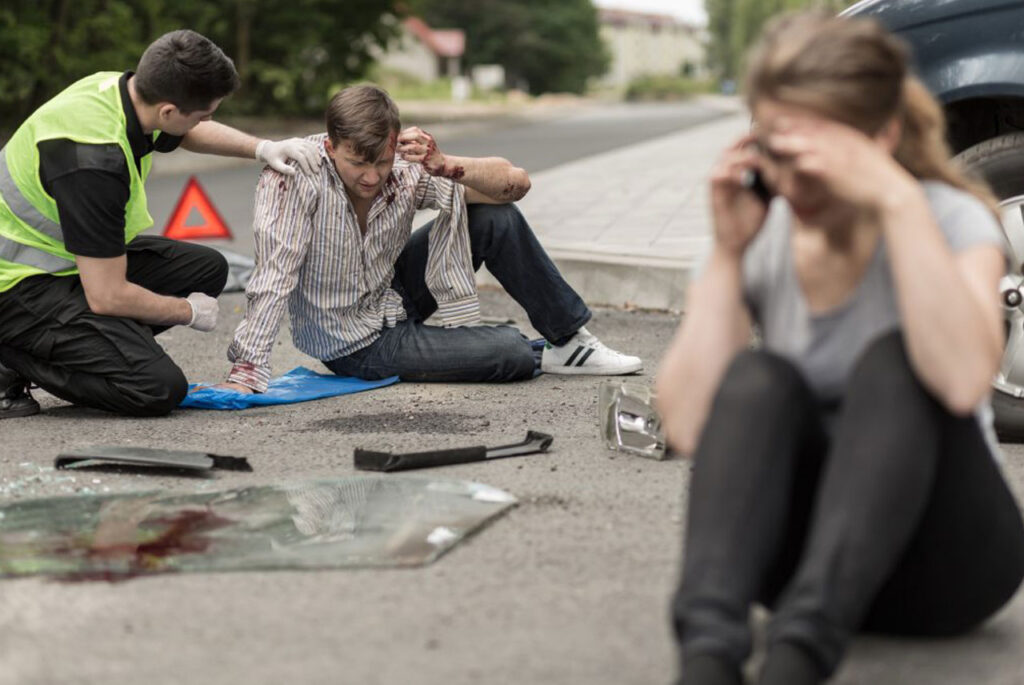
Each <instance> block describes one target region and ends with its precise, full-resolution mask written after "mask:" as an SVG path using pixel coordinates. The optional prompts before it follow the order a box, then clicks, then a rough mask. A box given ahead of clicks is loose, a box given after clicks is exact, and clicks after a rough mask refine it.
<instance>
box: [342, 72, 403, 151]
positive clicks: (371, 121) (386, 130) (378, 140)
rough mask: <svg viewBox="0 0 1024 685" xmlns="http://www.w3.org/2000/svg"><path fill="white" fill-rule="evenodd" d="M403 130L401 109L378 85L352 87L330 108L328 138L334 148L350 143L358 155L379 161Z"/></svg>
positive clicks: (344, 91)
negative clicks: (399, 110) (401, 129)
mask: <svg viewBox="0 0 1024 685" xmlns="http://www.w3.org/2000/svg"><path fill="white" fill-rule="evenodd" d="M401 127H402V122H401V119H400V118H399V116H398V107H397V106H395V102H394V101H393V100H392V99H391V96H390V95H388V94H387V92H385V91H384V90H382V89H380V88H378V87H377V86H370V85H362V86H350V87H348V88H346V89H344V90H342V91H339V92H338V93H336V94H335V95H334V97H332V98H331V102H330V103H329V104H328V105H327V136H328V137H329V138H330V139H331V144H332V145H338V144H340V143H341V141H342V140H347V141H348V142H349V144H350V145H352V149H353V151H355V153H356V154H359V155H362V156H363V158H364V159H366V160H367V161H369V162H376V161H377V160H378V159H380V158H381V156H382V155H383V154H384V153H385V151H386V150H387V148H388V144H389V143H392V142H393V140H392V139H393V138H394V136H395V134H397V133H398V131H399V129H400V128H401Z"/></svg>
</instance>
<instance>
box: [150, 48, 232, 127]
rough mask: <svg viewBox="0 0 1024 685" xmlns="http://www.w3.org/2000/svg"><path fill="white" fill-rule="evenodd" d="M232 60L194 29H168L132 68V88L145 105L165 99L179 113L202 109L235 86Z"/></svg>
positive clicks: (225, 94) (228, 93)
mask: <svg viewBox="0 0 1024 685" xmlns="http://www.w3.org/2000/svg"><path fill="white" fill-rule="evenodd" d="M239 83H240V81H239V79H238V72H237V71H235V63H234V62H232V61H231V58H230V57H228V56H227V55H225V54H224V51H223V50H221V49H220V48H219V47H217V46H216V45H215V44H214V43H213V41H211V40H210V39H209V38H206V37H205V36H201V35H199V34H198V33H196V32H195V31H190V30H188V29H182V30H180V31H171V32H170V33H165V34H164V35H162V36H160V37H159V38H157V39H156V40H155V41H153V43H152V44H150V46H149V47H148V48H146V51H145V52H144V53H142V59H140V60H139V66H138V67H136V69H135V90H136V91H137V92H138V94H139V96H140V97H141V98H142V99H143V100H144V101H145V102H146V103H148V104H150V105H155V104H156V103H158V102H169V103H171V104H172V105H174V106H175V107H177V108H178V109H179V110H181V112H182V113H183V114H188V113H190V112H194V111H196V110H201V109H206V108H207V107H209V106H210V104H212V103H213V101H214V100H217V99H219V98H223V97H226V96H228V95H230V94H231V93H233V92H234V91H235V90H236V89H237V88H238V85H239Z"/></svg>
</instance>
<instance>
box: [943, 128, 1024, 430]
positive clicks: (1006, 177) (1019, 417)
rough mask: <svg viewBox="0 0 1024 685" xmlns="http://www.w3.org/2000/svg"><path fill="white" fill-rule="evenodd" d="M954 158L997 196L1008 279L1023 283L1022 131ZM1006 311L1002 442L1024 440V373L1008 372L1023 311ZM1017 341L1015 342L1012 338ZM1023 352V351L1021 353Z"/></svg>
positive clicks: (1000, 389)
mask: <svg viewBox="0 0 1024 685" xmlns="http://www.w3.org/2000/svg"><path fill="white" fill-rule="evenodd" d="M957 160H958V161H959V162H960V163H961V164H962V165H963V166H964V167H966V168H967V169H968V171H970V172H971V173H973V174H976V175H977V176H979V177H981V178H983V179H985V181H987V182H988V184H989V186H990V187H991V188H992V191H993V192H994V193H995V195H996V197H997V198H998V199H999V201H1000V203H1001V206H1002V209H1003V211H1004V214H1003V231H1004V232H1005V233H1006V237H1007V239H1008V240H1009V243H1010V248H1011V253H1012V256H1011V269H1010V272H1009V273H1008V275H1007V278H1012V279H1016V281H1022V282H1024V278H1022V276H1024V273H1022V267H1024V214H1020V213H1018V212H1016V211H1015V207H1017V206H1018V205H1021V206H1024V133H1008V134H1005V135H1001V136H998V137H996V138H992V139H989V140H986V141H983V142H981V143H978V144H977V145H974V146H972V147H969V148H967V149H966V150H964V151H963V152H961V153H960V154H959V155H958V156H957ZM1007 210H1011V211H1007ZM1004 310H1005V311H1006V312H1007V320H1006V323H1007V326H1006V330H1007V340H1008V342H1007V351H1006V353H1005V355H1004V360H1003V363H1002V364H1001V368H1000V374H999V376H998V377H997V379H996V382H995V383H994V388H993V390H994V392H993V396H992V409H993V411H994V412H995V424H996V433H997V435H998V436H999V438H1000V440H1003V441H1005V442H1024V374H1022V373H1021V368H1020V366H1017V367H1016V370H1017V373H1012V372H1011V371H1010V370H1009V369H1011V368H1013V365H1012V364H1011V363H1010V360H1013V359H1015V357H1014V355H1015V353H1017V352H1018V350H1016V349H1014V348H1015V347H1020V346H1024V335H1022V334H1021V332H1020V331H1017V334H1016V335H1014V327H1020V326H1022V321H1024V316H1022V314H1024V309H1021V310H1019V311H1018V310H1010V309H1008V308H1006V307H1005V306H1004ZM1017 341H1019V342H1017ZM1020 352H1021V354H1024V350H1022V351H1020Z"/></svg>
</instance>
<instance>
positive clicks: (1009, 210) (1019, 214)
mask: <svg viewBox="0 0 1024 685" xmlns="http://www.w3.org/2000/svg"><path fill="white" fill-rule="evenodd" d="M999 211H1000V215H1001V219H1002V224H1003V231H1004V232H1005V234H1006V238H1007V241H1008V242H1009V247H1010V264H1011V267H1012V270H1011V273H1008V274H1007V275H1006V276H1004V277H1003V279H1002V281H1000V283H999V290H1000V299H1001V300H1002V304H1003V311H1004V313H1005V316H1006V350H1005V351H1004V352H1003V359H1002V362H1001V363H1000V365H999V373H997V374H996V379H995V382H994V383H993V385H994V386H995V388H996V389H997V390H1000V391H1002V392H1005V393H1007V394H1008V395H1012V396H1014V397H1018V398H1020V397H1024V275H1022V274H1024V195H1018V196H1017V197H1012V198H1009V199H1006V200H1003V201H1002V202H1001V203H1000V204H999Z"/></svg>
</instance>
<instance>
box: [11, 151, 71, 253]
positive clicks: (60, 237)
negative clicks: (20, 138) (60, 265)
mask: <svg viewBox="0 0 1024 685" xmlns="http://www.w3.org/2000/svg"><path fill="white" fill-rule="evenodd" d="M0 196H2V197H3V198H4V202H6V203H7V206H8V207H10V208H11V211H12V212H14V215H15V216H17V217H18V218H19V219H21V220H22V221H24V222H25V223H26V224H28V225H29V226H30V227H31V228H34V229H36V230H37V231H39V232H40V233H42V234H43V235H45V236H47V237H50V238H53V239H54V240H56V241H57V242H60V243H63V242H64V234H63V233H62V232H61V230H60V224H58V223H56V222H55V221H51V220H50V219H47V218H46V217H45V216H43V215H42V213H40V211H39V210H38V209H36V208H35V207H34V206H32V203H31V202H29V201H28V200H27V199H25V196H24V195H22V194H21V190H20V189H19V188H18V184H16V183H15V182H14V179H13V178H11V172H10V170H9V169H8V168H7V146H6V145H5V146H4V147H2V148H0ZM65 261H67V260H65Z"/></svg>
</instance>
